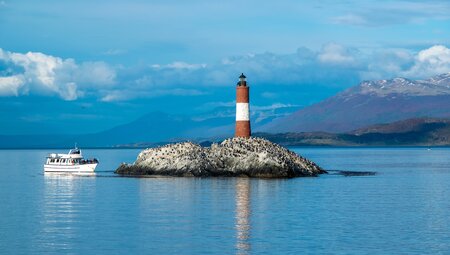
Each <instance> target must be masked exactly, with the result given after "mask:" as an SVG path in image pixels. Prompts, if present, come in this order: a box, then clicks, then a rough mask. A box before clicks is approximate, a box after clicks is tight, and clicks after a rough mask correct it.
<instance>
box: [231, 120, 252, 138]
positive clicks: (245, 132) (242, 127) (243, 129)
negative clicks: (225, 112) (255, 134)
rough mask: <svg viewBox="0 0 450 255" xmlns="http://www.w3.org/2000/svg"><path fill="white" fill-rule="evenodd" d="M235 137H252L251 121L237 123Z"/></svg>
mask: <svg viewBox="0 0 450 255" xmlns="http://www.w3.org/2000/svg"><path fill="white" fill-rule="evenodd" d="M234 136H235V137H245V138H248V137H250V136H251V131H250V121H236V133H235V134H234Z"/></svg>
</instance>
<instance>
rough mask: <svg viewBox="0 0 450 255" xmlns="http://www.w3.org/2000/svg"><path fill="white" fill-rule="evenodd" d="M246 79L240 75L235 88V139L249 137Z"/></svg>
mask: <svg viewBox="0 0 450 255" xmlns="http://www.w3.org/2000/svg"><path fill="white" fill-rule="evenodd" d="M245 79H246V77H245V75H244V74H243V73H242V74H241V76H239V81H238V83H237V86H236V132H235V135H234V136H235V137H246V138H248V137H250V136H251V130H250V107H249V101H250V100H249V99H250V95H249V90H250V88H249V87H248V86H247V81H246V80H245Z"/></svg>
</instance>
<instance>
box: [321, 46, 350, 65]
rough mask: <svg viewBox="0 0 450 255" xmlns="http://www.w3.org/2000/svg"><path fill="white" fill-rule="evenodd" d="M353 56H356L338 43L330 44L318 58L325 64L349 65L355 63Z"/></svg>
mask: <svg viewBox="0 0 450 255" xmlns="http://www.w3.org/2000/svg"><path fill="white" fill-rule="evenodd" d="M352 55H354V54H352V53H351V52H350V50H349V49H348V48H345V47H344V46H342V45H339V44H336V43H330V44H327V45H325V46H324V47H323V49H322V52H320V54H319V55H318V58H319V60H320V61H321V62H323V63H330V64H349V63H353V62H354V61H355V59H354V58H353V56H352Z"/></svg>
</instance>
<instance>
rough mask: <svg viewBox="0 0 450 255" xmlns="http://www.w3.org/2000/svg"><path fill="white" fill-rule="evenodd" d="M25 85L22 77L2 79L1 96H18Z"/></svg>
mask: <svg viewBox="0 0 450 255" xmlns="http://www.w3.org/2000/svg"><path fill="white" fill-rule="evenodd" d="M24 83H25V81H24V77H23V76H22V75H14V76H8V77H0V96H18V95H19V90H20V88H21V87H22V86H23V85H24Z"/></svg>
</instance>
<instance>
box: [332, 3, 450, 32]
mask: <svg viewBox="0 0 450 255" xmlns="http://www.w3.org/2000/svg"><path fill="white" fill-rule="evenodd" d="M361 3H362V2H360V1H358V2H353V3H352V9H353V10H354V11H353V12H351V13H346V14H342V15H338V16H335V17H331V18H330V21H331V23H333V24H339V25H352V26H369V27H377V26H387V25H397V24H407V23H412V24H417V23H424V22H426V21H427V20H447V19H450V13H449V12H448V10H449V9H450V3H449V2H448V1H426V2H419V1H391V2H383V4H382V5H367V4H361Z"/></svg>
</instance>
